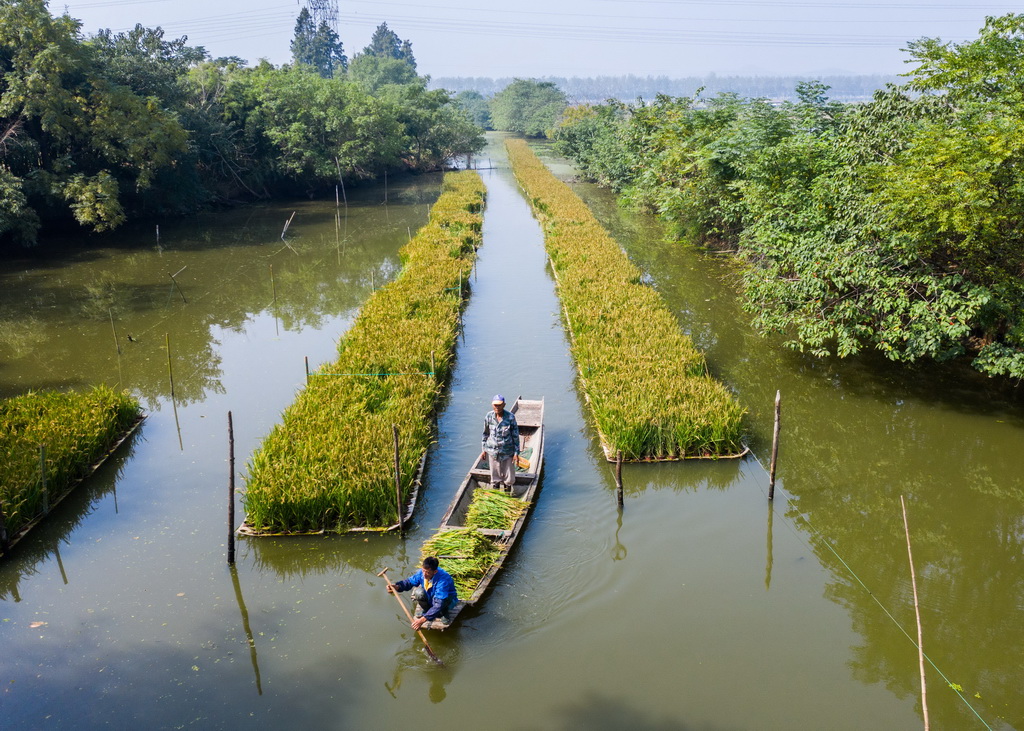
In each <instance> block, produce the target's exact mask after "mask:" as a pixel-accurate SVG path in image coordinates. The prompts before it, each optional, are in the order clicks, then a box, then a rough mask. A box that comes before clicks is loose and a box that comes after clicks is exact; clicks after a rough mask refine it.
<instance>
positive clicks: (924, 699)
mask: <svg viewBox="0 0 1024 731" xmlns="http://www.w3.org/2000/svg"><path fill="white" fill-rule="evenodd" d="M900 505H901V506H902V507H903V530H904V531H905V532H906V534H907V560H908V561H909V562H910V584H911V586H912V587H913V589H914V615H915V616H916V617H917V660H918V663H919V664H920V666H921V714H922V715H923V716H924V731H928V728H929V724H928V690H927V687H926V685H925V676H924V644H923V643H922V641H921V634H922V633H921V605H920V604H919V603H918V601H917V576H916V575H915V574H914V556H913V554H912V553H911V552H910V525H909V523H907V504H906V502H904V500H903V496H902V495H900Z"/></svg>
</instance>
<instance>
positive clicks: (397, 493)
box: [391, 424, 405, 538]
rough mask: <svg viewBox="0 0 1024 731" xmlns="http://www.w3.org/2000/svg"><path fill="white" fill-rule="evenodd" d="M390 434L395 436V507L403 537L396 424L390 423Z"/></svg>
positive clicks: (401, 536) (400, 474)
mask: <svg viewBox="0 0 1024 731" xmlns="http://www.w3.org/2000/svg"><path fill="white" fill-rule="evenodd" d="M391 434H392V435H393V436H394V438H395V507H396V508H397V509H398V536H399V537H400V538H404V537H405V527H404V526H403V525H402V472H401V468H400V467H399V464H398V425H397V424H392V425H391Z"/></svg>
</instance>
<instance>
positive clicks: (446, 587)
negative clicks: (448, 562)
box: [395, 569, 459, 620]
mask: <svg viewBox="0 0 1024 731" xmlns="http://www.w3.org/2000/svg"><path fill="white" fill-rule="evenodd" d="M414 586H423V569H420V570H419V571H417V572H416V573H415V574H413V575H412V576H410V577H409V578H408V579H403V580H402V581H396V582H395V590H396V591H400V592H401V591H409V589H411V588H413V587H414ZM426 594H427V599H428V600H429V601H430V609H428V610H427V611H425V612H424V613H423V616H424V617H426V618H427V619H428V620H432V619H436V618H437V615H439V614H445V615H446V614H447V613H448V610H449V609H450V608H451V606H452V605H453V604H455V602H457V601H458V599H459V598H458V596H457V594H456V593H455V579H453V578H452V577H451V574H449V573H448V572H447V571H445V570H444V569H438V570H437V573H435V574H434V578H433V579H431V583H430V588H429V589H426Z"/></svg>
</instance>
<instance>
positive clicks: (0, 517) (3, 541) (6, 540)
mask: <svg viewBox="0 0 1024 731" xmlns="http://www.w3.org/2000/svg"><path fill="white" fill-rule="evenodd" d="M10 547H11V537H10V536H9V535H8V533H7V520H6V519H5V518H4V501H3V500H0V553H2V554H4V555H5V556H6V555H7V551H8V550H10Z"/></svg>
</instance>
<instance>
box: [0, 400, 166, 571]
mask: <svg viewBox="0 0 1024 731" xmlns="http://www.w3.org/2000/svg"><path fill="white" fill-rule="evenodd" d="M145 418H146V417H145V415H143V414H141V413H140V407H139V403H138V401H137V400H136V399H134V398H132V397H131V396H129V395H127V394H125V393H123V392H118V391H115V390H113V389H111V388H108V387H106V386H98V387H96V388H94V389H92V390H91V391H88V392H86V393H58V392H53V391H47V392H30V393H28V394H25V395H24V396H16V397H14V398H12V399H7V400H6V401H5V402H0V431H2V432H3V435H2V438H0V451H2V452H3V454H4V470H3V472H4V473H6V474H4V475H2V479H3V482H5V483H6V485H0V532H3V533H6V537H7V540H6V546H4V545H3V544H4V542H3V541H2V540H0V554H2V553H5V552H8V551H10V549H11V548H13V547H14V546H15V545H16V544H17V543H18V542H19V541H21V540H22V539H23V538H24V537H25V536H26V535H27V534H28V533H29V532H30V531H31V530H32V529H33V528H35V527H36V526H37V525H38V524H39V523H40V522H41V521H42V520H43V519H44V518H45V517H46V516H48V515H49V514H50V513H51V512H53V510H54V508H56V507H57V506H58V505H59V504H60V503H61V502H63V501H64V499H65V498H66V497H67V496H68V495H70V494H71V492H72V491H73V490H74V489H75V488H76V487H78V486H79V485H80V484H81V483H83V482H84V481H85V480H86V479H88V478H89V477H91V476H92V475H93V474H94V473H95V472H96V471H97V470H98V469H99V468H100V467H101V466H102V465H103V464H104V463H105V462H106V461H107V459H108V458H109V457H110V456H111V455H113V454H114V452H116V451H117V450H118V449H119V448H120V447H121V445H123V444H124V443H125V442H126V441H128V439H129V438H130V437H131V436H132V435H133V434H135V432H136V431H137V430H138V428H139V426H140V425H141V424H142V422H143V421H144V420H145ZM44 464H45V470H44V469H43V465H44ZM30 474H31V478H30V477H29V475H30ZM33 480H35V482H33ZM12 499H13V500H17V501H18V503H17V504H18V510H17V512H15V511H13V510H11V502H12ZM25 504H29V505H36V506H37V509H33V510H31V511H30V513H31V517H29V518H26V517H24V516H22V513H23V510H22V506H24V505H25Z"/></svg>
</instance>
